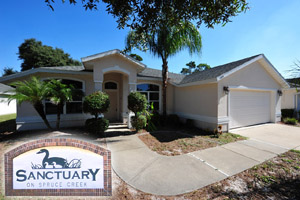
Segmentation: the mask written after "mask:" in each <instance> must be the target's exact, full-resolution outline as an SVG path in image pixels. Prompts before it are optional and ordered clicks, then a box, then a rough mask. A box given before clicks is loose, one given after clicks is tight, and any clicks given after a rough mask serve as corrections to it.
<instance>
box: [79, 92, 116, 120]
mask: <svg viewBox="0 0 300 200" xmlns="http://www.w3.org/2000/svg"><path fill="white" fill-rule="evenodd" d="M109 104H110V101H109V96H108V95H107V94H106V93H104V92H100V91H98V92H94V93H93V94H90V95H88V96H86V97H85V98H84V101H83V111H84V112H85V113H90V114H92V115H94V116H95V119H98V116H99V115H100V114H102V113H106V112H107V111H108V108H109Z"/></svg>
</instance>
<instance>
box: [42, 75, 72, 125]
mask: <svg viewBox="0 0 300 200" xmlns="http://www.w3.org/2000/svg"><path fill="white" fill-rule="evenodd" d="M72 90H74V87H73V86H72V85H70V86H68V85H66V84H63V83H61V80H56V79H52V80H50V81H49V82H48V83H47V92H48V93H47V98H49V99H50V101H51V102H52V103H53V104H55V105H57V120H56V129H59V126H60V114H61V110H62V109H63V107H64V104H65V103H66V102H68V101H71V100H72V93H73V92H72Z"/></svg>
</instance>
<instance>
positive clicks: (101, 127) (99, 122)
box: [85, 118, 109, 136]
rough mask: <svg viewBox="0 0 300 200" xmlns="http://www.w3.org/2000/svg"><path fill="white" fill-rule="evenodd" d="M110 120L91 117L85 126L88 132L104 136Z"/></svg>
mask: <svg viewBox="0 0 300 200" xmlns="http://www.w3.org/2000/svg"><path fill="white" fill-rule="evenodd" d="M108 125H109V121H108V120H107V119H104V118H97V119H96V118H91V119H87V120H86V121H85V127H86V130H87V132H89V133H91V134H94V135H101V136H103V133H104V131H106V130H107V128H108Z"/></svg>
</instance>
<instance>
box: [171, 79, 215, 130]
mask: <svg viewBox="0 0 300 200" xmlns="http://www.w3.org/2000/svg"><path fill="white" fill-rule="evenodd" d="M217 90H218V85H217V84H216V83H214V84H206V85H198V86H189V87H174V90H173V96H174V98H173V100H174V104H173V108H174V113H175V114H177V115H178V116H179V117H181V118H183V119H192V120H194V121H195V125H196V126H198V127H200V128H203V129H210V130H213V129H215V128H217V116H218V110H217V109H218V106H217V105H218V92H217Z"/></svg>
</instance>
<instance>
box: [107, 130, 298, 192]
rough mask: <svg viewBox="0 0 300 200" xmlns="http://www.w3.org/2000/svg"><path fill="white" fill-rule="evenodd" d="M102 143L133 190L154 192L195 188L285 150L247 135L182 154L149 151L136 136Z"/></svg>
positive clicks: (185, 190) (117, 138)
mask: <svg viewBox="0 0 300 200" xmlns="http://www.w3.org/2000/svg"><path fill="white" fill-rule="evenodd" d="M106 142H107V147H108V149H109V150H111V152H112V166H113V169H114V171H115V172H116V174H117V175H118V176H120V177H121V178H122V179H123V180H124V181H125V182H126V183H128V184H130V185H131V186H133V187H135V188H136V189H138V190H141V191H143V192H147V193H151V194H156V195H177V194H182V193H187V192H190V191H193V190H196V189H199V188H201V187H204V186H207V185H210V184H212V183H214V182H217V181H220V180H222V179H225V178H227V177H228V176H232V175H234V174H237V173H239V172H242V171H244V170H246V169H248V168H251V167H253V166H254V165H257V164H260V163H262V162H264V161H265V160H268V159H270V158H273V157H275V156H277V155H278V154H281V153H283V152H286V151H288V150H289V148H285V147H282V146H278V145H274V144H270V143H266V142H264V141H259V140H257V139H251V138H250V139H248V140H245V141H238V142H235V143H229V144H226V145H223V146H218V147H214V148H209V149H205V150H200V151H195V152H192V153H189V154H185V155H180V156H163V155H159V154H157V153H155V152H153V151H151V150H150V149H149V148H148V147H147V146H146V145H145V144H144V143H143V142H142V141H141V140H140V139H139V138H138V136H137V135H129V136H118V137H111V138H107V139H106ZM299 145H300V143H299Z"/></svg>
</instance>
